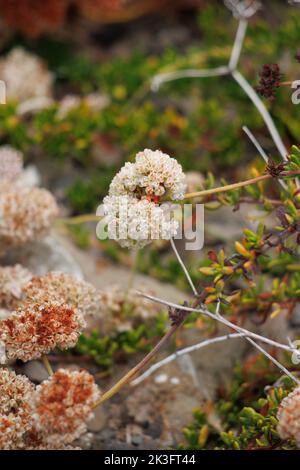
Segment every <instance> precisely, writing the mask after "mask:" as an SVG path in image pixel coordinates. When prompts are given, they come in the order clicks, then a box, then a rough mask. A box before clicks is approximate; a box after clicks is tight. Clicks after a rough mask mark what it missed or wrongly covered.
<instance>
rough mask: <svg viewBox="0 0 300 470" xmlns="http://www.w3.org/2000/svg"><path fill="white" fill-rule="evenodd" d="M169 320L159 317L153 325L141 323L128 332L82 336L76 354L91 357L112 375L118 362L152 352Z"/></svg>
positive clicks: (97, 332)
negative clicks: (138, 354)
mask: <svg viewBox="0 0 300 470" xmlns="http://www.w3.org/2000/svg"><path fill="white" fill-rule="evenodd" d="M166 321H167V318H166V316H165V315H164V314H161V315H158V316H157V317H156V318H155V320H154V321H153V324H151V325H149V324H146V323H141V324H139V325H137V326H136V327H133V328H131V329H130V330H128V331H124V332H121V333H117V332H115V333H113V332H112V333H111V334H110V335H105V336H103V335H101V333H100V332H99V331H97V330H94V331H92V332H91V333H89V334H83V335H81V336H80V338H79V341H78V343H77V345H76V347H75V350H74V352H75V353H79V354H83V355H88V356H90V357H91V358H92V359H93V360H94V361H95V363H96V364H97V365H98V366H100V367H101V368H102V369H104V371H106V372H107V373H110V372H111V371H112V368H113V366H114V364H115V363H116V361H118V358H119V359H121V358H122V359H123V360H125V359H126V358H128V356H131V355H133V354H136V353H138V352H147V351H150V349H151V347H152V346H153V342H154V341H155V340H156V339H157V338H158V337H160V336H162V334H163V333H164V331H165V328H166Z"/></svg>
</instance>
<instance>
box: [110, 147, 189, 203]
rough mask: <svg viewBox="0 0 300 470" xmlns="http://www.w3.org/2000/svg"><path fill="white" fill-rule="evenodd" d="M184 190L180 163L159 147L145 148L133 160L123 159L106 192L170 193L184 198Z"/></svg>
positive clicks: (124, 193) (119, 193) (176, 198)
mask: <svg viewBox="0 0 300 470" xmlns="http://www.w3.org/2000/svg"><path fill="white" fill-rule="evenodd" d="M185 190H186V182H185V174H184V173H183V171H182V167H181V165H180V164H179V163H178V162H177V160H175V158H171V157H170V156H169V155H167V154H166V153H163V152H161V151H160V150H155V151H153V150H149V149H145V150H144V151H143V152H139V153H138V154H137V155H136V159H135V163H129V162H127V163H125V165H124V166H123V168H121V170H120V172H119V173H118V174H117V175H116V176H115V177H114V179H113V180H112V182H111V185H110V188H109V195H111V196H123V195H129V196H134V197H138V198H141V197H143V196H158V197H161V196H164V195H166V196H169V197H170V199H172V200H178V199H183V197H184V193H185Z"/></svg>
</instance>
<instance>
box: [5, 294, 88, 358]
mask: <svg viewBox="0 0 300 470" xmlns="http://www.w3.org/2000/svg"><path fill="white" fill-rule="evenodd" d="M84 326H85V323H84V321H83V319H82V316H81V315H79V314H78V312H77V311H76V310H75V309H73V308H71V307H69V306H66V305H65V304H64V303H61V302H55V301H53V302H45V303H43V304H25V306H24V308H21V307H20V308H18V309H17V310H15V311H14V312H12V314H11V315H10V316H9V318H6V319H4V320H0V345H1V348H0V351H2V354H1V357H0V362H1V363H5V362H6V361H7V360H9V359H21V360H23V361H29V360H31V359H36V358H39V357H41V356H42V355H43V354H47V353H49V352H50V351H51V350H52V349H54V348H55V347H59V348H61V349H68V348H71V347H74V346H75V344H76V343H77V340H78V337H79V335H80V334H81V331H82V329H83V327H84Z"/></svg>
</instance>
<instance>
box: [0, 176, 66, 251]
mask: <svg viewBox="0 0 300 470" xmlns="http://www.w3.org/2000/svg"><path fill="white" fill-rule="evenodd" d="M57 214H58V207H57V204H56V201H55V199H54V197H53V196H52V194H51V193H50V192H49V191H47V190H46V189H41V188H29V187H17V188H14V187H12V185H10V187H6V190H5V191H3V192H2V191H0V246H2V247H8V246H20V245H23V244H25V243H27V242H31V241H33V240H34V239H36V238H38V237H40V236H42V235H43V234H44V233H45V232H46V231H47V230H49V229H50V228H51V226H52V222H53V220H54V218H55V217H56V216H57Z"/></svg>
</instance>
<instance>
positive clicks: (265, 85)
mask: <svg viewBox="0 0 300 470" xmlns="http://www.w3.org/2000/svg"><path fill="white" fill-rule="evenodd" d="M259 75H260V80H259V85H258V86H257V87H256V91H257V92H258V93H259V94H260V95H261V96H263V97H264V98H267V99H269V100H271V101H273V100H274V99H275V96H276V91H277V88H279V87H280V82H281V79H282V73H281V71H280V67H279V65H278V64H265V65H264V66H263V68H262V71H261V72H260V74H259Z"/></svg>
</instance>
